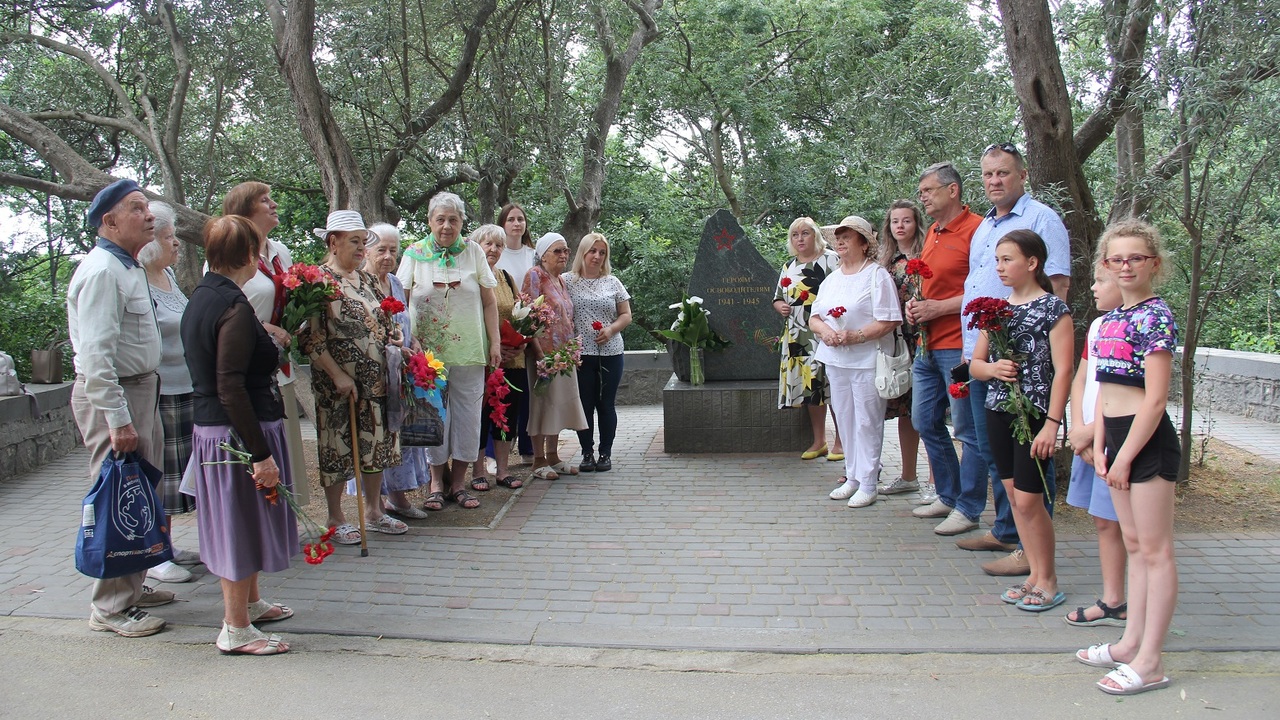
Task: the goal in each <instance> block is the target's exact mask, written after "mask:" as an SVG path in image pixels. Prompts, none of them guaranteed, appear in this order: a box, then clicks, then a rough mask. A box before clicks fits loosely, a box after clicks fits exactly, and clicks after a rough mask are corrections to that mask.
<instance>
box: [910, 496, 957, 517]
mask: <svg viewBox="0 0 1280 720" xmlns="http://www.w3.org/2000/svg"><path fill="white" fill-rule="evenodd" d="M951 509H952V508H951V506H950V505H948V504H946V503H944V502H942V499H941V498H939V499H937V500H934V501H933V502H932V503H930V504H928V505H925V506H924V507H918V508H916V509H915V510H912V511H911V514H912V515H915V516H916V517H918V518H938V517H946V516H947V515H950V514H951Z"/></svg>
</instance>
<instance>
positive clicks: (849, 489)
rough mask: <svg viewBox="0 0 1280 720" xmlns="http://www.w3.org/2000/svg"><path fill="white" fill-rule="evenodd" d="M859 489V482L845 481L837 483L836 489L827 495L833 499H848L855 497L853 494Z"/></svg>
mask: <svg viewBox="0 0 1280 720" xmlns="http://www.w3.org/2000/svg"><path fill="white" fill-rule="evenodd" d="M842 479H843V478H842ZM857 491H858V483H855V482H848V481H845V482H842V483H840V484H839V485H837V486H836V489H835V490H832V491H831V494H830V495H828V496H827V497H829V498H831V499H832V500H848V499H849V498H851V497H853V494H854V493H855V492H857Z"/></svg>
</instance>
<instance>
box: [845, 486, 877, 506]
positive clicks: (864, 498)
mask: <svg viewBox="0 0 1280 720" xmlns="http://www.w3.org/2000/svg"><path fill="white" fill-rule="evenodd" d="M878 497H880V494H879V493H877V492H876V491H874V490H872V491H871V492H867V491H866V490H862V489H859V490H858V492H856V493H854V494H853V497H852V498H851V499H850V500H849V507H851V508H860V507H866V506H868V505H870V504H872V503H874V502H875V501H876V498H878Z"/></svg>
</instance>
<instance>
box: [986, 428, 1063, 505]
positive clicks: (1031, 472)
mask: <svg viewBox="0 0 1280 720" xmlns="http://www.w3.org/2000/svg"><path fill="white" fill-rule="evenodd" d="M1015 419H1016V418H1015V417H1014V414H1013V413H1007V412H1001V411H999V410H987V442H988V443H989V444H990V445H991V459H992V460H994V461H995V463H996V471H997V472H999V473H1000V478H1001V479H1002V480H1008V479H1009V478H1012V479H1013V488H1014V489H1015V490H1021V491H1022V492H1028V493H1039V494H1041V495H1043V494H1044V491H1045V483H1047V482H1053V478H1050V477H1049V475H1048V472H1049V460H1048V459H1045V460H1038V459H1036V458H1033V457H1031V445H1029V444H1023V443H1020V442H1014V440H1013V423H1014V421H1015ZM1044 422H1045V420H1044V417H1039V418H1031V436H1032V437H1035V435H1036V433H1038V432H1040V429H1041V428H1043V427H1044Z"/></svg>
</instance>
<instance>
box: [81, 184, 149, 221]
mask: <svg viewBox="0 0 1280 720" xmlns="http://www.w3.org/2000/svg"><path fill="white" fill-rule="evenodd" d="M141 191H142V187H141V186H139V185H138V183H136V182H134V181H132V180H117V181H115V182H113V183H111V184H110V185H108V186H106V187H104V188H102V190H100V191H98V194H97V195H94V196H93V202H92V203H90V204H89V214H88V217H89V227H91V228H93V229H95V230H96V229H98V228H99V227H101V226H102V216H103V215H106V214H107V213H109V212H111V208H113V207H115V206H116V205H117V204H118V203H119V202H120V201H121V200H123V199H124V197H125V196H126V195H128V194H129V193H131V192H141Z"/></svg>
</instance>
